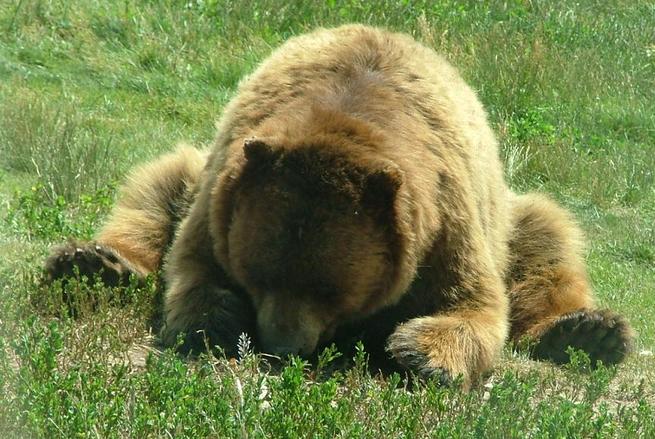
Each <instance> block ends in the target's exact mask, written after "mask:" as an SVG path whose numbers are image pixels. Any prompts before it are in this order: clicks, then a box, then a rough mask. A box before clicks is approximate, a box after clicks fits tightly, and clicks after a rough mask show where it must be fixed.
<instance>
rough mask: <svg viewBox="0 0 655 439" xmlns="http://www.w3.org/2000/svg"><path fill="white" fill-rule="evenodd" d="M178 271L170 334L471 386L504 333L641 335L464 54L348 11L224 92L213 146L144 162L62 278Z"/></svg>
mask: <svg viewBox="0 0 655 439" xmlns="http://www.w3.org/2000/svg"><path fill="white" fill-rule="evenodd" d="M159 270H162V272H163V274H162V277H163V282H164V284H165V297H164V310H163V312H164V323H163V327H162V329H161V332H160V339H161V342H162V343H163V345H164V346H170V347H176V348H177V349H178V350H179V351H180V352H181V353H186V354H188V353H198V352H201V351H203V350H204V349H205V348H206V347H208V346H209V347H210V348H214V347H216V348H220V349H221V350H222V351H223V352H224V353H225V354H226V355H228V356H234V355H236V353H237V345H238V340H239V337H240V335H241V334H242V333H247V334H248V335H249V336H250V337H251V339H252V340H253V343H254V345H255V346H256V348H257V349H258V350H259V351H261V352H265V353H270V354H274V355H277V356H280V357H284V356H287V355H300V356H310V355H312V354H313V353H316V352H317V350H319V349H321V347H323V346H328V345H330V344H333V343H334V344H335V345H337V346H339V347H342V346H345V347H347V346H348V345H352V343H353V342H354V341H355V340H361V341H362V342H363V343H364V346H365V348H366V350H367V352H368V353H369V356H370V361H371V362H375V361H377V362H379V364H380V366H379V367H380V370H383V369H385V368H386V369H385V370H404V371H409V372H410V373H412V374H415V375H418V376H419V377H422V378H425V379H435V380H437V381H438V382H440V383H444V384H445V383H450V382H452V380H453V379H455V378H457V377H459V378H460V379H461V382H462V383H464V385H469V384H470V383H472V382H474V381H476V380H478V379H479V378H480V377H481V376H483V375H484V374H485V373H486V372H487V371H488V370H490V368H491V367H492V366H493V364H494V362H495V361H496V360H497V358H498V357H499V355H500V354H501V351H502V349H503V346H504V345H505V344H506V343H507V342H508V341H509V342H511V343H513V344H518V343H520V342H522V341H524V340H528V341H529V342H530V345H531V350H530V353H531V355H532V357H533V358H535V359H543V360H551V361H553V362H555V363H565V362H567V361H568V359H569V354H568V351H567V347H568V346H572V347H575V348H577V349H581V350H583V351H585V352H586V353H587V354H588V355H589V357H590V359H591V361H592V363H593V364H597V363H598V362H602V363H604V364H616V363H619V362H621V361H622V360H623V359H624V358H625V357H626V355H627V354H628V353H629V352H630V350H631V347H632V344H633V339H634V334H633V331H632V329H631V327H630V325H629V323H628V322H627V320H626V319H625V318H624V317H622V316H620V315H618V314H617V313H615V312H613V311H611V310H608V309H598V308H597V307H596V305H595V302H594V297H593V292H592V289H591V285H590V281H589V278H588V275H587V271H586V266H585V262H584V257H583V238H582V232H581V231H580V229H579V227H578V226H577V225H576V223H575V221H574V220H573V219H572V217H571V215H570V214H569V213H568V212H566V211H565V210H564V209H563V208H561V207H560V206H559V205H557V204H556V203H555V202H554V201H552V200H551V199H550V198H548V197H547V196H545V195H540V194H533V193H529V194H516V193H514V192H513V191H512V190H511V189H510V188H509V187H508V185H507V183H506V181H505V179H504V175H503V167H502V163H501V160H500V155H499V147H498V143H497V141H496V138H495V135H494V133H493V132H492V129H491V127H490V125H489V122H488V120H487V115H486V112H485V110H484V109H483V107H482V104H481V103H480V101H479V99H478V98H477V96H476V94H475V92H474V91H473V90H472V89H471V88H470V87H469V86H468V85H467V84H466V83H465V81H464V80H463V79H462V77H461V76H460V75H459V73H458V72H457V70H456V69H455V68H454V67H452V66H451V65H450V64H449V63H448V62H447V61H446V60H445V59H444V58H442V57H441V56H439V55H438V54H436V53H435V52H434V51H433V50H432V49H430V48H428V47H426V46H424V45H422V44H421V43H419V42H417V41H415V40H414V39H412V38H411V37H410V36H408V35H404V34H400V33H393V32H391V31H387V30H384V29H380V28H373V27H368V26H364V25H358V24H352V25H345V26H341V27H337V28H332V29H317V30H315V31H313V32H311V33H308V34H305V35H301V36H296V37H292V38H290V39H289V40H288V41H287V42H286V43H284V44H283V45H282V46H281V47H280V48H278V49H277V50H275V51H274V52H273V53H272V54H271V55H270V56H269V57H268V58H267V59H266V60H265V61H263V63H262V64H261V65H260V66H259V67H258V68H257V69H256V70H255V71H254V72H253V73H252V74H250V75H249V76H247V77H246V78H244V79H243V80H242V81H241V82H240V84H239V86H238V91H237V93H236V96H235V97H234V98H233V99H232V100H231V101H230V102H229V104H228V105H227V106H226V108H225V109H224V112H223V115H222V117H221V119H220V120H219V122H218V124H217V136H216V139H215V141H214V143H213V145H212V147H211V148H209V150H208V151H201V150H198V149H195V148H193V147H190V146H181V147H180V148H178V149H177V150H176V151H175V152H172V153H169V154H167V155H164V156H163V157H161V158H159V159H157V160H155V161H154V162H152V163H149V164H146V165H144V166H142V167H140V168H138V169H137V170H135V171H134V172H133V173H132V174H131V176H130V177H129V178H128V180H127V183H126V184H125V186H124V187H123V189H122V190H121V193H120V196H119V199H118V201H117V204H116V206H115V207H114V209H113V211H112V213H111V214H110V216H109V218H108V219H107V221H106V223H105V225H104V226H103V227H102V229H101V230H100V231H99V232H98V233H97V236H96V237H95V238H94V239H93V240H92V241H90V242H81V241H71V242H69V243H67V244H64V245H62V246H59V247H57V248H55V249H54V250H53V251H52V254H51V256H50V257H49V258H48V259H47V261H46V273H47V277H48V279H50V280H55V279H59V278H62V277H66V276H70V275H71V274H72V273H74V272H79V273H80V274H85V275H87V276H92V275H93V274H95V273H100V276H101V278H102V280H103V281H105V282H106V283H108V284H110V285H121V284H124V283H125V282H126V281H127V279H128V278H130V277H131V276H134V277H136V278H139V279H140V278H144V277H145V276H148V275H149V274H151V273H156V272H158V271H159Z"/></svg>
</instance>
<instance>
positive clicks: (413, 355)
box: [386, 322, 454, 386]
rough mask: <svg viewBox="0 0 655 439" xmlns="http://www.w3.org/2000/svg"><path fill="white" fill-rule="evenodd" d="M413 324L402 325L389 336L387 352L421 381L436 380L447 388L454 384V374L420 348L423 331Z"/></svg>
mask: <svg viewBox="0 0 655 439" xmlns="http://www.w3.org/2000/svg"><path fill="white" fill-rule="evenodd" d="M416 326H418V325H416V324H414V323H413V322H409V323H405V324H403V325H401V326H400V327H399V328H398V329H396V331H395V332H394V333H393V334H391V336H389V339H388V340H387V346H386V349H387V351H388V352H389V353H390V354H391V355H392V356H393V358H394V359H395V360H396V361H397V362H398V364H400V365H401V366H402V367H403V368H404V369H405V370H407V371H410V372H413V373H415V374H416V375H417V376H418V377H419V378H420V379H422V380H425V381H428V380H434V381H436V382H438V383H439V385H442V386H447V385H450V384H452V382H453V376H454V374H453V372H452V371H451V370H450V369H449V368H448V367H447V366H446V365H445V363H442V364H440V363H439V362H437V361H434V360H433V359H431V357H430V356H429V354H428V352H427V351H426V349H425V348H423V347H421V346H420V343H419V338H420V337H421V332H422V331H421V329H420V328H417V327H416Z"/></svg>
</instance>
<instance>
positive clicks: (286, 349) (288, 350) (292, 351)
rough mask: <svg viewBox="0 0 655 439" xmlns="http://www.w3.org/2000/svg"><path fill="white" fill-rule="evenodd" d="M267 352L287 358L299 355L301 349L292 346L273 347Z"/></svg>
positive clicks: (268, 348)
mask: <svg viewBox="0 0 655 439" xmlns="http://www.w3.org/2000/svg"><path fill="white" fill-rule="evenodd" d="M266 352H268V353H270V354H273V355H277V356H278V357H280V358H285V357H287V356H289V355H298V354H299V353H300V348H299V347H296V346H290V345H272V346H268V347H267V348H266Z"/></svg>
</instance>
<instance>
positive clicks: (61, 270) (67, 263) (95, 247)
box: [45, 241, 137, 286]
mask: <svg viewBox="0 0 655 439" xmlns="http://www.w3.org/2000/svg"><path fill="white" fill-rule="evenodd" d="M96 274H97V275H98V276H99V278H100V279H101V280H102V282H103V283H104V284H105V285H107V286H118V285H126V284H128V283H129V278H130V275H131V274H137V273H136V271H135V270H134V269H132V268H131V264H130V263H129V262H127V261H126V260H125V259H124V258H122V257H121V256H120V255H118V254H117V253H116V251H114V250H113V249H112V248H110V247H107V246H104V245H100V244H97V243H94V242H77V241H71V242H69V243H67V244H64V245H61V246H59V247H56V248H55V249H54V250H53V251H52V253H51V254H50V256H49V257H48V259H47V260H46V263H45V275H46V282H48V283H52V282H53V281H55V280H57V279H65V278H70V277H76V276H78V275H79V276H80V277H81V276H85V277H86V278H87V280H89V281H91V282H92V281H93V280H94V276H95V275H96Z"/></svg>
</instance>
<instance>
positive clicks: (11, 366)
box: [0, 0, 655, 438]
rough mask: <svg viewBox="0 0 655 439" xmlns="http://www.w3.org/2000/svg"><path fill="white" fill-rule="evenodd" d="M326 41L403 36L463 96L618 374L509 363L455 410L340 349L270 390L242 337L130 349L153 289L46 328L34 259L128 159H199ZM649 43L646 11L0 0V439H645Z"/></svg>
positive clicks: (52, 295)
mask: <svg viewBox="0 0 655 439" xmlns="http://www.w3.org/2000/svg"><path fill="white" fill-rule="evenodd" d="M347 22H363V23H370V24H377V25H382V26H386V27H389V28H392V29H395V30H400V31H404V32H407V33H410V34H412V35H414V36H415V37H416V38H418V39H419V40H421V41H423V42H424V43H426V44H428V45H429V46H431V47H434V48H435V49H436V50H437V51H439V52H441V53H443V54H444V55H445V56H446V57H447V58H448V59H450V60H451V61H452V62H453V63H454V64H455V65H457V66H458V67H459V68H460V70H461V72H462V74H463V75H464V76H465V77H466V78H467V80H468V81H469V82H470V83H471V84H472V85H473V87H474V88H475V89H476V90H478V92H479V95H480V97H481V99H482V101H483V102H484V104H485V105H486V106H487V108H488V111H489V113H490V119H491V121H492V124H493V126H494V128H495V129H496V131H497V133H498V136H499V139H500V141H501V143H502V149H503V156H504V158H505V162H506V164H507V176H508V179H509V180H510V182H511V184H512V186H513V187H514V188H515V189H516V190H518V191H526V190H538V191H544V192H548V193H551V194H552V195H553V196H554V197H555V198H557V199H558V200H559V201H560V202H561V203H562V204H563V205H565V206H566V207H567V208H569V209H571V210H572V211H573V212H575V214H576V216H577V218H578V219H579V221H580V223H581V225H582V226H583V228H584V229H585V231H586V233H587V236H588V239H589V248H588V262H589V266H590V273H591V277H592V279H593V283H594V286H595V289H596V291H597V295H598V300H599V302H600V304H601V305H603V306H610V307H612V308H613V309H616V310H618V311H620V312H622V313H624V314H625V315H627V316H628V317H629V319H630V320H631V322H632V323H633V325H634V327H635V329H636V331H637V332H638V334H639V335H638V341H637V348H636V352H635V354H634V355H633V356H632V357H631V358H630V359H629V360H628V361H627V362H626V363H625V364H623V365H621V366H620V367H619V368H616V369H614V368H612V369H607V368H600V369H598V370H596V371H592V372H589V371H588V367H587V364H586V363H585V358H584V357H582V356H576V357H574V362H573V364H572V365H570V366H568V367H565V368H555V367H552V366H550V365H548V364H541V363H535V362H531V361H529V360H527V359H526V355H525V353H522V352H512V351H510V350H509V349H508V350H507V351H506V352H505V354H504V357H503V360H502V361H501V363H500V364H499V365H498V367H497V368H496V369H495V370H494V371H493V373H492V374H491V375H490V376H489V377H487V378H486V380H485V381H484V382H483V383H481V384H480V385H479V386H477V387H475V388H474V389H473V390H472V391H471V392H470V393H461V392H459V391H457V390H453V389H442V388H438V387H436V386H434V385H432V384H430V383H428V384H427V385H412V386H406V385H404V384H403V380H402V378H401V377H398V376H392V377H390V378H387V379H380V378H378V377H372V376H370V374H369V373H368V372H367V371H366V368H365V358H366V357H365V353H363V352H360V353H359V354H358V355H357V357H356V359H355V364H356V366H355V367H354V368H353V369H352V370H348V371H342V372H339V373H336V374H334V375H329V376H326V375H325V374H324V373H322V372H321V371H322V370H325V368H329V363H330V362H331V361H332V357H334V356H335V355H336V354H334V353H331V352H326V353H325V354H324V356H323V358H322V361H321V364H319V365H318V366H316V365H314V367H309V366H308V365H307V364H306V363H303V362H302V361H300V360H296V361H294V362H292V363H291V364H289V366H288V367H286V368H285V369H283V370H282V371H281V372H280V373H270V372H267V368H266V364H265V363H263V362H262V360H261V358H259V357H257V356H255V355H252V354H251V353H250V352H249V349H248V346H247V343H245V342H244V346H243V358H242V359H241V360H240V361H239V362H235V361H232V362H229V361H226V360H223V359H216V358H201V359H200V360H198V361H194V362H187V361H184V360H183V359H180V358H178V357H176V356H175V355H173V354H171V353H169V352H164V353H159V352H151V351H152V349H150V348H149V346H150V344H151V342H152V334H151V333H150V331H149V319H148V318H149V316H150V315H151V313H152V309H153V306H152V301H153V297H154V296H155V295H156V291H155V290H156V288H155V287H154V286H153V287H146V288H141V289H136V288H131V289H128V291H123V292H117V291H110V290H108V289H106V288H102V287H100V286H98V287H97V288H94V289H90V288H88V287H85V286H84V285H71V286H70V289H71V292H70V295H71V296H72V297H75V298H76V300H77V301H78V305H79V307H78V308H79V312H78V315H77V316H76V318H71V317H65V316H63V317H62V313H61V310H62V307H63V304H64V302H63V298H62V297H61V294H60V292H58V290H56V289H55V288H47V287H44V286H42V285H41V283H40V276H41V271H40V270H41V267H42V264H43V259H44V257H45V255H46V254H47V251H48V248H49V247H51V246H52V245H53V244H55V243H57V242H60V241H62V240H64V239H66V238H67V237H69V236H76V237H82V238H84V237H90V236H91V234H92V233H93V230H94V229H95V228H96V227H97V225H98V224H99V223H100V222H101V221H102V219H103V217H104V216H105V214H106V213H107V211H108V209H109V208H110V206H111V204H112V202H113V197H114V195H115V188H116V186H117V184H119V183H120V179H121V176H122V175H124V173H125V172H126V170H128V169H129V168H130V167H131V166H133V165H134V164H136V163H139V162H142V161H145V160H148V159H150V158H152V157H154V156H155V155H157V154H159V153H161V152H163V151H167V150H169V149H171V148H172V147H174V145H175V144H176V143H177V142H179V141H182V140H184V141H188V142H192V143H194V144H197V145H202V144H206V143H208V142H210V141H211V139H212V137H213V135H214V121H215V120H216V119H217V118H218V116H219V115H220V113H221V109H222V107H223V106H224V105H225V103H226V102H227V101H228V99H229V98H230V97H231V96H232V94H233V93H234V90H235V87H236V84H237V82H238V80H239V78H241V77H242V76H243V75H244V74H246V73H248V72H249V71H251V70H252V69H253V67H254V66H255V65H256V64H257V63H258V62H259V60H261V59H262V58H264V57H265V56H266V55H267V54H268V53H269V52H270V51H271V50H272V48H274V47H275V46H277V45H279V44H280V43H281V42H282V41H284V40H285V39H286V38H288V37H289V36H292V35H296V34H299V33H303V32H305V31H307V30H310V29H312V28H314V27H316V26H332V25H337V24H340V23H347ZM654 29H655V5H654V4H653V2H652V1H650V0H630V1H628V0H612V1H606V0H595V1H594V0H582V1H579V2H575V3H574V2H569V1H564V0H562V1H559V0H556V1H550V0H533V1H529V0H510V1H490V2H475V1H470V2H464V1H462V2H458V1H449V0H437V1H428V0H424V1H408V0H405V1H401V0H387V1H380V2H369V1H365V0H327V1H311V0H305V1H301V0H288V1H284V2H282V1H279V0H261V1H256V0H243V1H238V2H236V1H228V0H204V1H203V0H190V1H189V0H185V1H173V0H170V1H164V0H160V1H156V0H122V1H116V2H104V1H99V0H0V255H1V257H0V436H2V437H32V436H44V437H65V438H70V437H88V436H91V437H216V438H223V437H290V438H295V437H302V438H304V437H343V438H355V437H366V438H387V437H389V438H392V437H393V438H396V437H405V438H414V437H478V436H480V437H485V438H495V437H498V438H505V437H557V438H564V437H567V438H568V437H585V438H586V437H603V438H604V437H621V438H624V437H655V424H654V423H653V419H655V357H654V356H653V351H655V323H654V322H655V294H654V293H655V174H654V173H655V33H654V32H655V31H654ZM92 291H94V295H95V296H96V299H95V301H92V300H91V299H89V298H88V297H89V295H90V293H91V292H92ZM98 295H100V297H99V298H98V297H97V296H98ZM117 295H119V296H120V297H121V300H122V301H123V302H127V305H123V306H117V304H116V300H115V297H116V296H117ZM92 308H93V309H92Z"/></svg>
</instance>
